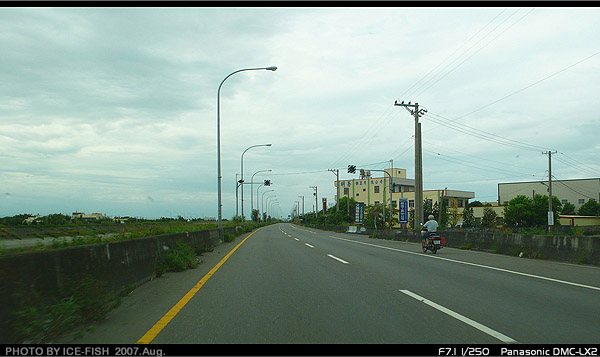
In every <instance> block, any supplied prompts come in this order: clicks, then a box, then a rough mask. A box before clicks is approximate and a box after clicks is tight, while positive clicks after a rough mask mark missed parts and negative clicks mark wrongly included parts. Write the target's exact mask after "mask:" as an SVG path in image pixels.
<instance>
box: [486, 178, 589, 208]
mask: <svg viewBox="0 0 600 357" xmlns="http://www.w3.org/2000/svg"><path fill="white" fill-rule="evenodd" d="M535 194H540V195H545V196H547V195H548V181H531V182H509V183H499V184H498V204H501V205H506V204H507V203H508V202H509V201H510V200H512V199H513V198H515V197H517V196H518V195H525V196H527V197H531V198H533V196H534V195H535ZM552 196H556V197H557V198H558V199H559V200H560V201H561V202H562V204H565V203H567V202H569V203H571V204H573V205H574V206H575V209H576V210H578V209H579V207H581V206H582V205H583V204H584V203H586V202H587V201H589V200H596V201H598V200H600V178H589V179H574V180H552Z"/></svg>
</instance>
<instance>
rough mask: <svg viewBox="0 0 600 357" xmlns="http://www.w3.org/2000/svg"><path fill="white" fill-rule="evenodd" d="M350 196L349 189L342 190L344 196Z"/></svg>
mask: <svg viewBox="0 0 600 357" xmlns="http://www.w3.org/2000/svg"><path fill="white" fill-rule="evenodd" d="M349 194H350V189H349V188H347V187H346V188H344V195H349Z"/></svg>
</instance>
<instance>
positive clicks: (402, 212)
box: [398, 198, 408, 223]
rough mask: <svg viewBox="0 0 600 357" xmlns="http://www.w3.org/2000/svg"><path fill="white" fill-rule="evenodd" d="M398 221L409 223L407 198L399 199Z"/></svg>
mask: <svg viewBox="0 0 600 357" xmlns="http://www.w3.org/2000/svg"><path fill="white" fill-rule="evenodd" d="M398 222H399V223H408V199H406V198H401V199H400V200H399V201H398Z"/></svg>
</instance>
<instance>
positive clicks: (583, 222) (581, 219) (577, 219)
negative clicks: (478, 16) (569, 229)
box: [552, 190, 600, 226]
mask: <svg viewBox="0 0 600 357" xmlns="http://www.w3.org/2000/svg"><path fill="white" fill-rule="evenodd" d="M552 191H554V190H552ZM552 193H554V192H552ZM558 219H559V221H560V225H561V226H600V217H590V216H572V215H562V214H561V215H559V216H558Z"/></svg>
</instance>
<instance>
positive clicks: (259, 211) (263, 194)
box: [256, 187, 275, 217]
mask: <svg viewBox="0 0 600 357" xmlns="http://www.w3.org/2000/svg"><path fill="white" fill-rule="evenodd" d="M259 188H260V187H259ZM256 190H257V191H258V189H256ZM272 191H275V190H268V191H265V192H263V193H262V196H260V197H261V200H260V202H261V205H260V206H261V207H262V210H263V211H264V210H265V193H267V192H272ZM256 199H258V197H257V198H256ZM256 204H257V205H258V202H257V203H256ZM258 213H259V214H260V215H261V217H262V212H261V210H260V207H259V210H258Z"/></svg>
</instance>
